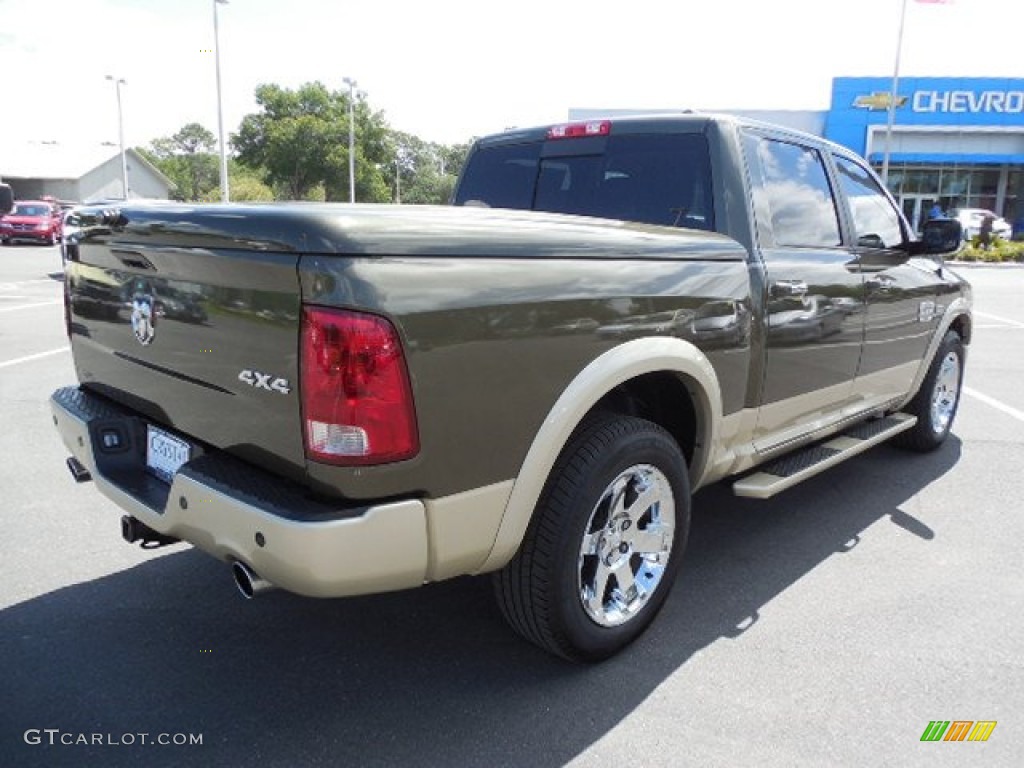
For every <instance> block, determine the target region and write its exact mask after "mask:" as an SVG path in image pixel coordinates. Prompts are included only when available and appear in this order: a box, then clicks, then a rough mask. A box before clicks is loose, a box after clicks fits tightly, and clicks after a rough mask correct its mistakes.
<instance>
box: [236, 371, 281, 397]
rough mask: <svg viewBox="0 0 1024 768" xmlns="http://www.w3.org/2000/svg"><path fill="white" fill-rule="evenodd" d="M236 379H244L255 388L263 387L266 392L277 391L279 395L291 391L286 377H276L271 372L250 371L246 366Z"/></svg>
mask: <svg viewBox="0 0 1024 768" xmlns="http://www.w3.org/2000/svg"><path fill="white" fill-rule="evenodd" d="M238 380H239V381H244V382H245V383H246V384H248V385H249V386H250V387H253V388H255V389H265V390H267V391H268V392H277V393H278V394H281V395H287V394H288V393H289V392H291V391H292V388H291V386H290V385H289V384H288V379H282V378H276V377H274V376H273V374H270V373H260V372H259V371H251V370H249V369H248V368H246V369H245V370H244V371H242V372H241V373H240V374H238Z"/></svg>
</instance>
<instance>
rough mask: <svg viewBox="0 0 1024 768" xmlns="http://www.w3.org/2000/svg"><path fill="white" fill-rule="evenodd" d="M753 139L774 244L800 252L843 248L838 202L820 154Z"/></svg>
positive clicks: (785, 144) (780, 143) (763, 139)
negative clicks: (808, 249)
mask: <svg viewBox="0 0 1024 768" xmlns="http://www.w3.org/2000/svg"><path fill="white" fill-rule="evenodd" d="M750 138H751V141H752V146H753V148H754V150H755V154H756V158H757V163H758V165H759V166H760V170H761V178H762V183H763V185H764V190H765V193H766V198H767V204H768V209H769V211H768V213H769V216H770V218H771V224H772V231H773V233H774V235H775V244H776V245H780V246H791V247H798V248H799V247H805V248H821V247H836V246H838V245H840V243H841V239H840V235H839V216H838V214H837V212H836V203H835V198H834V197H833V195H832V188H831V187H830V186H829V183H828V177H827V176H826V174H825V166H824V164H823V163H822V160H821V156H820V155H819V154H818V152H817V151H816V150H814V149H811V148H809V147H803V146H800V145H798V144H790V143H789V142H785V141H777V140H775V139H767V138H763V137H754V136H751V137H750ZM748 146H751V144H748Z"/></svg>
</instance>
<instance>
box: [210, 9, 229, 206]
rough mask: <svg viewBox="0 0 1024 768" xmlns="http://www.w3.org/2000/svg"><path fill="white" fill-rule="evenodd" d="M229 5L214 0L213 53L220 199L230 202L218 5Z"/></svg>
mask: <svg viewBox="0 0 1024 768" xmlns="http://www.w3.org/2000/svg"><path fill="white" fill-rule="evenodd" d="M221 4H223V5H227V4H228V0H213V55H214V59H215V60H216V62H217V131H218V133H219V137H220V199H221V202H224V203H226V202H228V201H229V200H230V198H231V194H230V191H229V189H228V150H227V145H226V144H225V143H224V105H223V103H222V101H221V91H220V23H219V19H218V18H217V6H218V5H221Z"/></svg>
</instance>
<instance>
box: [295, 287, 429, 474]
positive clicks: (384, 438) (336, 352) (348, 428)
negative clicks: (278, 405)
mask: <svg viewBox="0 0 1024 768" xmlns="http://www.w3.org/2000/svg"><path fill="white" fill-rule="evenodd" d="M301 372H302V409H303V425H304V428H305V435H306V455H307V457H308V458H310V459H313V460H315V461H326V462H329V463H331V464H382V463H385V462H390V461H401V460H402V459H408V458H411V457H413V456H415V455H416V453H417V452H418V451H419V447H420V446H419V435H418V434H417V431H416V413H415V409H414V408H413V402H412V388H411V387H410V385H409V374H408V371H407V370H406V365H405V356H404V355H403V354H402V345H401V343H400V342H399V339H398V333H397V331H395V328H394V326H393V325H391V323H389V322H388V321H387V320H385V319H384V318H382V317H376V316H375V315H365V314H361V313H358V312H347V311H343V310H336V309H323V308H320V307H306V308H304V309H303V312H302V371H301Z"/></svg>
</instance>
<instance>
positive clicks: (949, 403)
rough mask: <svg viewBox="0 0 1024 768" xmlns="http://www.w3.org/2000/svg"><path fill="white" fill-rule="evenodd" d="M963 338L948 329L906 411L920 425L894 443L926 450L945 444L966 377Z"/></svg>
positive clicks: (908, 447)
mask: <svg viewBox="0 0 1024 768" xmlns="http://www.w3.org/2000/svg"><path fill="white" fill-rule="evenodd" d="M965 358H966V353H965V350H964V343H963V340H962V339H961V338H960V336H959V334H957V333H956V332H955V331H949V332H948V333H946V335H945V336H944V337H943V339H942V342H941V343H940V344H939V348H938V350H936V352H935V357H934V358H933V359H932V363H931V365H930V366H929V368H928V373H927V374H926V375H925V377H924V381H922V382H921V388H920V389H919V390H918V392H917V394H916V395H914V399H913V400H911V401H910V402H909V403H907V405H906V407H905V408H904V409H903V412H904V413H909V414H911V415H912V416H917V424H915V425H914V426H913V428H911V429H908V430H907V431H906V432H901V433H900V434H898V435H896V437H894V438H893V441H892V442H893V445H895V446H898V447H899V448H905V449H907V450H911V451H918V452H920V453H927V452H928V451H934V450H935V449H936V448H938V447H939V446H940V445H942V444H943V443H944V442H945V441H946V438H947V437H949V432H950V430H951V429H952V428H953V420H954V419H955V418H956V412H957V408H959V406H960V390H961V387H962V384H963V378H964V361H965Z"/></svg>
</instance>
